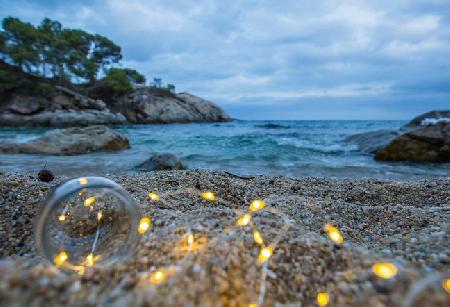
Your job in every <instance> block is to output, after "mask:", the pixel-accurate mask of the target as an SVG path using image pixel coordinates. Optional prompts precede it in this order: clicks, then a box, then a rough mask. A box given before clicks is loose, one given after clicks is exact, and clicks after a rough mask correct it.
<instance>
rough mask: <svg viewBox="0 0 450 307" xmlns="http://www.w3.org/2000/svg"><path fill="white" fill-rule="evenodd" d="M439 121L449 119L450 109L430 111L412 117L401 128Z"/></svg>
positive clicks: (417, 126) (406, 128) (415, 127)
mask: <svg viewBox="0 0 450 307" xmlns="http://www.w3.org/2000/svg"><path fill="white" fill-rule="evenodd" d="M439 121H447V122H449V121H450V110H441V111H430V112H427V113H425V114H422V115H419V116H417V117H415V118H414V119H412V120H411V121H410V122H409V123H407V124H406V125H404V126H403V127H402V130H408V131H409V130H414V129H417V128H420V127H423V126H426V125H428V124H433V123H434V124H436V123H438V122H439Z"/></svg>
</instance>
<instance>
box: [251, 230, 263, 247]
mask: <svg viewBox="0 0 450 307" xmlns="http://www.w3.org/2000/svg"><path fill="white" fill-rule="evenodd" d="M253 239H254V240H255V242H256V243H258V244H260V245H261V244H264V239H263V237H262V236H261V233H260V232H259V231H258V230H254V231H253Z"/></svg>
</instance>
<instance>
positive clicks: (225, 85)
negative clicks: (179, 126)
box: [0, 0, 450, 119]
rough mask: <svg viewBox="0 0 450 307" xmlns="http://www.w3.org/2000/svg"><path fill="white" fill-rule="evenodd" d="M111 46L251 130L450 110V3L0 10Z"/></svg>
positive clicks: (145, 3)
mask: <svg viewBox="0 0 450 307" xmlns="http://www.w3.org/2000/svg"><path fill="white" fill-rule="evenodd" d="M8 15H12V16H18V17H20V18H21V19H23V20H25V21H29V22H32V23H35V24H37V23H38V22H39V21H40V20H41V19H42V18H44V17H50V18H53V19H57V20H59V21H61V22H62V23H63V25H64V26H67V27H77V28H83V29H85V30H87V31H90V32H96V33H100V34H103V35H105V36H107V37H109V38H111V39H112V40H113V41H115V42H116V43H117V44H119V45H120V46H122V48H123V54H124V59H125V60H124V61H123V66H127V67H132V68H136V69H138V70H139V71H141V72H143V73H145V74H146V75H147V77H148V78H153V77H155V76H158V77H162V78H163V81H165V82H169V83H174V84H175V85H176V87H177V91H189V92H191V93H193V94H196V95H199V96H202V97H205V98H207V99H210V100H213V101H215V102H217V103H218V104H220V105H221V106H222V107H224V109H225V110H226V111H228V112H229V113H230V114H231V115H232V116H233V117H236V118H241V119H409V118H411V117H413V116H415V115H417V114H419V113H422V112H425V111H428V110H432V109H443V108H447V109H448V108H450V1H449V0H396V1H392V0H374V1H351V0H330V1H295V0H292V1H285V0H278V1H273V0H259V1H257V0H241V1H237V0H236V1H235V0H230V1H223V0H205V1H203V0H196V1H181V0H160V1H158V0H85V1H76V0H71V1H66V0H47V1H45V0H43V1H37V0H36V1H31V0H28V1H25V0H0V17H2V18H3V17H5V16H8Z"/></svg>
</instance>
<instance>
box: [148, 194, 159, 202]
mask: <svg viewBox="0 0 450 307" xmlns="http://www.w3.org/2000/svg"><path fill="white" fill-rule="evenodd" d="M148 197H149V198H150V199H151V200H154V201H157V200H159V195H158V194H156V193H155V192H150V193H148Z"/></svg>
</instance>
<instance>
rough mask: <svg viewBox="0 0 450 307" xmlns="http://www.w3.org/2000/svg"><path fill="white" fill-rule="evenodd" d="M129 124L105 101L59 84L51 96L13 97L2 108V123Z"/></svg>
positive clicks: (8, 124) (35, 124)
mask: <svg viewBox="0 0 450 307" xmlns="http://www.w3.org/2000/svg"><path fill="white" fill-rule="evenodd" d="M125 123H127V120H126V118H125V116H123V115H122V114H120V113H116V114H115V113H112V112H111V111H110V110H109V109H108V108H107V106H106V104H105V103H104V102H103V101H101V100H95V99H91V98H89V97H86V96H83V95H81V94H78V93H76V92H74V91H72V90H70V89H67V88H64V87H61V86H56V87H55V92H54V93H53V94H52V95H50V96H49V97H36V96H26V95H18V96H12V97H11V98H10V99H9V100H8V101H6V102H5V103H3V104H2V109H1V110H0V126H53V127H73V126H91V125H104V124H125Z"/></svg>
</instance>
